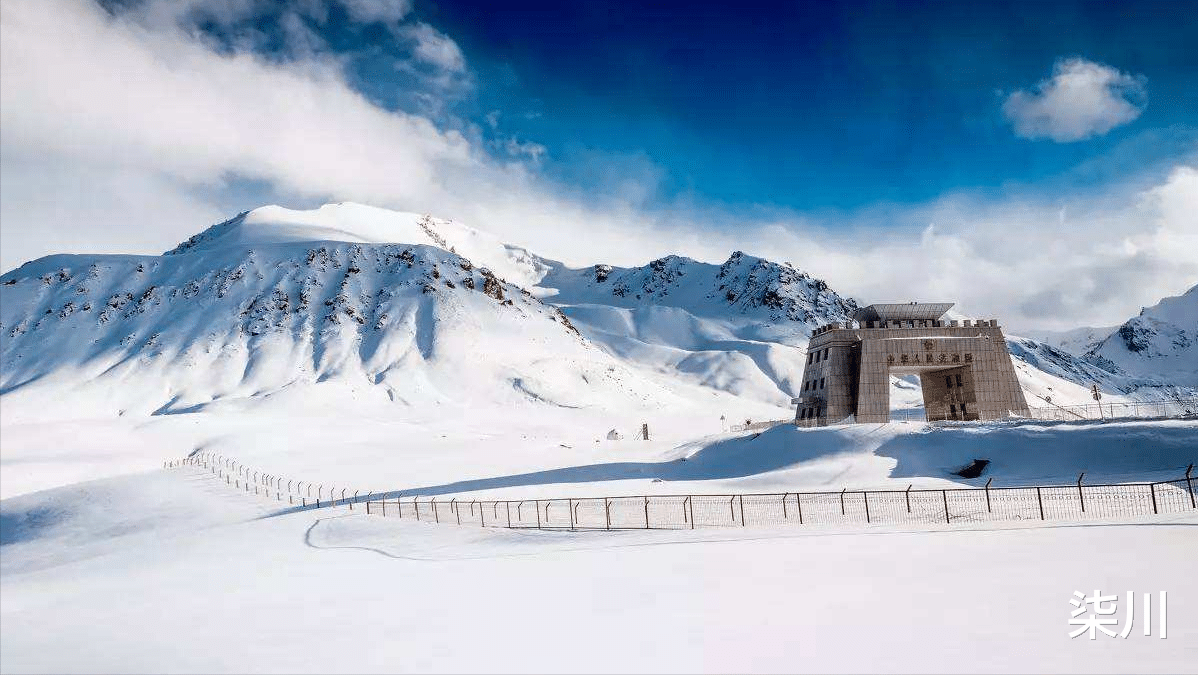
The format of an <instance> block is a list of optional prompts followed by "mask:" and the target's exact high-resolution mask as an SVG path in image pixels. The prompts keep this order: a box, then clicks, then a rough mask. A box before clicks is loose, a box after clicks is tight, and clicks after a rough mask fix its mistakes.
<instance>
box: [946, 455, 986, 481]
mask: <svg viewBox="0 0 1198 675" xmlns="http://www.w3.org/2000/svg"><path fill="white" fill-rule="evenodd" d="M987 466H990V460H988V459H975V460H973V462H971V463H970V464H969V465H968V466H965V467H962V468H960V469H957V470H956V471H954V472H953V473H955V474H957V475H958V476H960V477H962V478H977V477H978V476H980V475H982V472H983V471H985V470H986V467H987Z"/></svg>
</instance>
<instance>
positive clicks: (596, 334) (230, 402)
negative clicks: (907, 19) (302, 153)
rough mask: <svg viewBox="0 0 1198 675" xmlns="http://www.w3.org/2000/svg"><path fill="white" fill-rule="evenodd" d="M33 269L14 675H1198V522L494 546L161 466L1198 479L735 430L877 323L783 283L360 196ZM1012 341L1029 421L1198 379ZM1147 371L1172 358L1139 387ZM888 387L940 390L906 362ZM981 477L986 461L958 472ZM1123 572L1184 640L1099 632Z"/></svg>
mask: <svg viewBox="0 0 1198 675" xmlns="http://www.w3.org/2000/svg"><path fill="white" fill-rule="evenodd" d="M0 279H2V282H0V293H2V294H3V302H2V303H0V331H2V332H0V365H2V366H3V367H2V370H0V600H2V602H0V643H2V645H3V647H2V648H0V670H2V671H4V672H57V671H121V672H164V671H178V672H213V671H234V672H236V671H275V672H277V671H297V670H320V671H330V672H362V671H462V670H486V671H508V672H516V671H525V672H527V671H539V672H548V671H589V672H598V671H611V670H622V671H627V670H634V671H727V670H749V671H795V670H798V671H812V670H837V671H845V670H849V671H854V670H855V671H861V670H892V671H893V670H898V671H925V672H926V671H961V670H966V671H1008V670H1094V671H1112V672H1124V671H1133V670H1135V671H1170V670H1174V671H1188V670H1192V664H1193V663H1194V662H1196V660H1195V656H1196V654H1195V651H1194V647H1193V646H1192V645H1194V644H1198V639H1195V638H1198V634H1196V632H1195V631H1196V630H1198V610H1196V605H1195V593H1194V591H1195V590H1198V589H1196V588H1195V582H1194V575H1193V574H1192V573H1191V572H1189V568H1190V567H1192V559H1193V546H1194V541H1195V538H1194V534H1193V533H1194V532H1195V531H1198V530H1194V529H1193V528H1194V526H1195V525H1198V519H1196V518H1175V517H1162V518H1156V519H1152V520H1147V521H1140V522H1126V523H1110V524H1104V525H1095V524H1092V523H1091V524H1085V525H1082V524H1078V525H1076V526H1071V525H1064V526H1062V525H1053V526H1051V527H1026V528H1019V527H1005V528H999V529H998V530H988V531H981V530H977V531H975V530H970V529H967V528H965V527H963V526H953V527H943V528H938V527H936V526H932V527H927V528H923V529H921V530H919V531H915V530H911V531H902V530H897V529H895V528H877V527H875V528H867V529H861V528H855V529H853V530H845V531H835V530H828V529H821V530H797V529H794V528H783V529H779V528H748V529H746V530H744V531H738V530H708V531H699V532H616V533H562V532H557V533H551V532H513V531H496V530H485V531H484V530H481V529H477V528H462V529H458V528H455V527H448V526H441V527H436V526H432V525H426V524H420V523H412V522H400V521H398V520H383V519H381V518H374V517H371V518H367V517H364V516H363V515H362V514H361V512H360V510H357V511H354V512H353V513H350V512H349V511H346V510H344V509H334V510H330V509H321V510H316V511H305V512H300V513H282V512H280V511H279V509H280V506H279V505H278V503H276V502H273V501H265V500H260V499H255V498H254V497H253V496H252V495H246V494H245V493H244V492H238V491H237V490H233V489H230V488H228V487H227V486H226V485H224V484H223V483H219V482H217V481H215V480H214V479H213V477H212V476H211V475H210V474H208V473H206V472H199V471H196V470H194V469H191V468H184V469H173V470H164V469H161V468H160V467H161V466H162V464H163V462H165V461H168V460H177V459H180V458H182V457H185V456H188V455H191V454H193V453H195V452H197V451H209V452H212V453H219V454H221V455H224V456H226V457H232V458H236V459H237V460H239V461H240V462H242V463H243V464H244V465H247V466H250V467H253V468H256V469H259V470H262V471H268V472H270V473H272V474H275V475H281V476H285V477H287V478H289V479H294V480H304V481H316V482H319V483H323V484H325V485H328V486H338V487H344V488H347V489H348V490H349V492H350V493H352V492H353V491H354V490H359V491H360V492H362V493H363V494H364V493H366V492H367V491H373V492H375V493H381V492H394V491H401V492H403V493H404V494H420V495H427V496H438V495H444V496H445V497H446V498H449V497H450V496H451V495H470V496H471V498H499V497H502V498H509V499H515V498H544V497H563V496H600V495H621V494H636V495H641V494H662V493H671V494H680V493H697V494H701V493H728V492H783V491H794V490H812V491H814V490H839V489H842V488H849V489H856V490H860V489H892V488H897V489H902V488H905V487H907V486H908V485H915V486H916V487H947V486H962V485H965V486H978V485H980V484H982V483H984V482H985V481H986V480H988V479H993V481H994V485H996V486H1001V485H1021V484H1028V483H1069V482H1072V481H1073V480H1075V479H1076V477H1077V475H1078V474H1079V473H1080V472H1082V471H1084V472H1086V477H1087V478H1086V481H1087V482H1088V483H1097V482H1105V481H1116V482H1117V481H1129V480H1158V479H1171V478H1176V477H1178V476H1180V475H1181V474H1182V473H1183V472H1184V470H1185V467H1186V466H1187V465H1189V464H1191V463H1194V462H1195V461H1198V421H1195V420H1173V421H1124V422H1112V423H1105V424H1104V423H1076V424H1065V423H1051V422H1030V421H1018V420H1012V421H1006V422H995V423H988V424H963V425H938V426H932V425H927V424H923V423H893V424H888V425H851V426H841V427H830V428H821V429H796V428H794V427H789V426H781V427H775V428H772V429H768V430H766V431H764V432H760V433H757V432H749V433H744V432H731V431H729V430H728V429H729V427H730V426H731V425H736V424H741V423H743V422H745V421H748V420H753V421H762V420H771V419H783V418H787V417H790V416H792V415H793V408H790V407H789V406H788V404H787V402H788V400H789V396H790V394H791V392H792V391H793V390H794V383H795V382H796V381H797V380H798V379H799V378H800V376H801V372H802V367H803V363H804V359H805V348H806V342H807V339H808V337H809V335H810V331H811V329H812V328H814V327H815V326H817V325H820V324H822V323H825V322H828V321H834V320H844V319H845V318H846V316H847V312H849V311H851V309H852V308H853V307H855V306H856V302H855V301H854V300H852V299H848V298H844V297H841V296H839V295H838V294H836V293H835V291H833V290H832V289H829V288H828V287H827V286H826V284H824V283H823V282H821V281H819V280H818V279H815V278H813V277H811V276H810V275H809V274H807V273H805V272H801V271H799V270H796V269H794V268H792V267H791V266H789V265H787V264H779V263H773V262H770V261H765V260H761V259H759V258H754V257H752V256H748V255H745V254H742V253H733V254H731V255H730V256H729V258H728V260H727V261H725V262H724V263H722V264H718V265H716V264H707V263H701V262H697V261H694V260H689V259H685V258H679V257H668V258H663V259H661V260H657V261H653V262H650V263H649V264H647V265H645V266H643V267H637V268H625V269H621V268H611V267H608V266H605V265H596V266H594V267H588V268H584V269H577V270H572V269H567V268H565V267H564V266H562V265H561V264H560V263H556V262H554V261H551V260H546V259H543V258H540V257H538V256H536V255H534V254H532V253H530V252H529V251H528V250H526V249H524V248H522V247H519V246H512V245H509V244H506V243H503V242H500V241H498V240H496V239H495V238H493V237H490V236H489V235H487V234H485V233H483V232H480V231H477V230H473V229H471V228H469V227H466V226H463V225H460V224H457V223H453V222H450V221H443V220H438V219H432V218H428V217H422V216H418V215H415V214H399V213H394V212H390V211H384V210H381V209H372V208H370V207H365V206H361V205H356V204H338V205H329V206H326V207H323V208H321V209H317V210H315V211H306V212H300V211H290V210H287V209H282V208H279V207H264V208H262V209H257V210H255V211H252V212H247V213H245V214H241V215H239V216H237V217H236V218H233V219H231V220H229V221H227V222H225V223H221V224H218V225H215V226H213V227H211V228H209V229H208V230H205V231H204V232H201V233H200V234H198V235H196V236H195V237H192V238H191V239H190V240H188V241H187V242H184V243H182V244H180V245H179V246H178V247H176V248H175V249H172V250H171V251H169V252H167V253H166V254H164V255H162V256H50V257H48V258H43V259H41V260H38V261H34V262H32V263H29V264H27V265H25V266H22V267H21V268H18V269H17V270H13V271H11V272H8V273H6V274H4V275H3V277H0ZM1187 298H1188V300H1187ZM1174 300H1177V299H1174ZM1193 300H1194V297H1193V293H1191V294H1189V295H1187V296H1183V298H1182V299H1181V302H1182V305H1183V306H1182V309H1178V305H1177V303H1176V302H1168V303H1163V306H1165V309H1167V310H1168V311H1164V310H1162V311H1155V310H1154V311H1153V312H1147V310H1146V315H1150V318H1152V321H1153V323H1151V325H1150V326H1148V328H1150V329H1151V330H1153V331H1156V333H1154V334H1153V335H1166V336H1167V337H1168V340H1170V341H1171V342H1169V344H1170V345H1174V346H1176V345H1179V344H1181V342H1184V339H1189V338H1187V336H1188V335H1191V334H1190V333H1185V331H1187V330H1189V328H1185V327H1183V328H1179V329H1176V330H1174V328H1175V327H1176V325H1177V324H1174V323H1169V321H1174V320H1176V321H1180V322H1182V323H1184V322H1186V321H1189V316H1190V315H1189V314H1187V310H1185V305H1184V303H1185V302H1190V301H1193ZM1179 317H1180V318H1179ZM1167 320H1168V321H1167ZM1165 323H1169V325H1168V326H1165V325H1164V324H1165ZM1146 325H1147V324H1146ZM1187 325H1188V324H1187ZM1170 326H1173V327H1174V328H1171V327H1170ZM1178 331H1181V333H1179V332H1178ZM1146 335H1147V332H1145V331H1140V332H1134V331H1133V337H1137V338H1144V339H1145V340H1148V338H1149V337H1151V336H1148V337H1145V336H1146ZM1179 340H1180V341H1181V342H1179ZM1134 342H1135V341H1134V340H1133V343H1134ZM1149 342H1151V343H1152V344H1153V345H1156V346H1154V347H1153V348H1152V349H1157V347H1159V346H1160V345H1158V344H1157V342H1159V341H1157V342H1152V340H1149ZM1009 344H1010V346H1011V352H1012V355H1013V357H1014V358H1015V362H1016V368H1017V372H1018V374H1019V378H1020V382H1021V384H1022V385H1023V387H1024V390H1025V392H1026V394H1027V395H1028V397H1029V401H1030V402H1031V403H1032V404H1033V405H1035V404H1036V400H1035V399H1036V397H1040V398H1052V400H1053V401H1054V402H1055V403H1057V404H1065V405H1068V404H1072V403H1085V402H1088V401H1089V400H1090V399H1089V384H1090V383H1091V382H1095V381H1096V382H1099V383H1100V385H1101V386H1102V387H1103V388H1104V389H1106V390H1107V391H1108V394H1109V397H1110V398H1109V399H1108V400H1120V399H1123V398H1127V399H1134V398H1137V397H1142V398H1147V397H1150V396H1159V395H1160V392H1161V391H1167V392H1168V393H1169V395H1177V396H1180V395H1184V394H1186V392H1190V391H1191V390H1192V388H1187V387H1189V385H1187V384H1186V383H1185V382H1184V381H1179V382H1177V383H1169V382H1167V381H1165V380H1162V379H1161V378H1162V377H1166V378H1167V375H1168V372H1166V371H1168V370H1169V368H1156V365H1157V364H1166V365H1168V364H1172V365H1170V366H1169V367H1170V368H1173V367H1174V366H1176V367H1177V368H1180V367H1181V366H1187V365H1189V364H1190V359H1191V358H1192V354H1193V352H1192V351H1186V350H1188V346H1186V347H1185V349H1181V348H1180V347H1179V348H1178V349H1177V350H1174V351H1170V352H1169V353H1168V354H1164V352H1160V350H1159V349H1158V350H1157V351H1152V350H1151V349H1150V350H1145V351H1143V352H1138V353H1136V354H1135V355H1133V356H1130V357H1128V358H1127V359H1123V360H1122V361H1120V363H1122V364H1123V365H1122V366H1121V367H1120V368H1115V369H1114V370H1108V369H1104V368H1103V367H1102V362H1099V361H1096V360H1093V359H1091V360H1088V359H1087V358H1082V357H1080V356H1078V355H1071V354H1068V353H1066V352H1063V351H1061V350H1058V349H1056V348H1054V347H1051V346H1050V345H1046V344H1044V343H1040V342H1037V341H1035V340H1024V339H1022V338H1018V337H1015V336H1011V339H1010V340H1009ZM1161 344H1163V343H1161ZM1162 349H1163V347H1162ZM1158 352H1159V353H1158ZM1162 355H1163V356H1162ZM1149 356H1151V357H1152V358H1156V359H1157V360H1156V361H1152V364H1153V366H1152V368H1154V369H1155V370H1151V372H1149V371H1145V370H1142V369H1141V370H1135V373H1134V374H1130V373H1132V371H1133V370H1134V367H1133V366H1135V364H1137V363H1140V361H1136V360H1135V359H1140V358H1141V357H1143V358H1147V357H1149ZM1129 359H1130V360H1129ZM1178 364H1180V365H1178ZM1175 369H1176V368H1175ZM1183 379H1184V378H1183ZM891 394H892V408H895V409H899V410H901V409H904V408H909V409H915V410H918V408H919V406H920V405H921V400H920V396H921V394H920V390H919V387H918V384H917V383H916V382H913V381H911V380H910V379H905V378H894V379H893V381H892V387H891ZM643 423H647V424H648V425H649V429H650V440H647V441H646V440H641V439H639V438H637V435H638V431H639V430H640V428H641V425H642V424H643ZM613 430H614V431H616V432H617V435H618V436H619V438H618V439H616V440H609V439H608V434H609V432H610V431H613ZM978 458H984V459H989V460H991V464H990V466H989V467H988V468H987V472H986V474H985V475H984V476H983V477H981V478H979V479H972V480H967V479H963V478H960V477H958V476H955V475H954V474H953V473H952V472H953V471H954V470H956V469H958V468H960V467H961V466H963V465H965V464H968V463H970V462H971V461H972V460H974V459H978ZM1094 588H1102V589H1103V590H1104V591H1111V590H1114V591H1126V590H1136V591H1140V592H1145V591H1156V590H1166V591H1168V592H1169V593H1170V598H1171V603H1172V604H1171V610H1170V611H1171V614H1170V617H1171V624H1170V638H1169V639H1168V640H1166V641H1160V640H1155V639H1148V638H1142V637H1134V639H1131V640H1127V641H1111V642H1108V643H1102V642H1095V643H1089V642H1088V641H1075V640H1068V639H1067V637H1066V633H1067V631H1066V625H1065V621H1066V619H1067V617H1068V604H1067V601H1068V599H1069V596H1070V594H1071V593H1072V592H1073V591H1074V590H1087V591H1092V590H1093V589H1094Z"/></svg>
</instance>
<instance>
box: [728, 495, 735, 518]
mask: <svg viewBox="0 0 1198 675" xmlns="http://www.w3.org/2000/svg"><path fill="white" fill-rule="evenodd" d="M735 503H736V497H729V498H728V518H730V519H731V520H732V522H733V523H735V522H736V507H735V506H733V504H735Z"/></svg>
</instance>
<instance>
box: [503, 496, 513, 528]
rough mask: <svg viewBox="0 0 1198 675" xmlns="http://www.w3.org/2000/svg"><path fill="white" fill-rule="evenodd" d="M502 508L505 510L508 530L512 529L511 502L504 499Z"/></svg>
mask: <svg viewBox="0 0 1198 675" xmlns="http://www.w3.org/2000/svg"><path fill="white" fill-rule="evenodd" d="M503 510H504V511H506V512H507V528H508V529H509V530H510V529H512V503H511V502H507V501H505V502H504V503H503Z"/></svg>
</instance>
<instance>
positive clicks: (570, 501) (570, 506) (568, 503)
mask: <svg viewBox="0 0 1198 675" xmlns="http://www.w3.org/2000/svg"><path fill="white" fill-rule="evenodd" d="M566 510H567V511H569V512H570V531H571V532H573V531H574V498H573V497H570V498H567V499H566Z"/></svg>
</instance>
